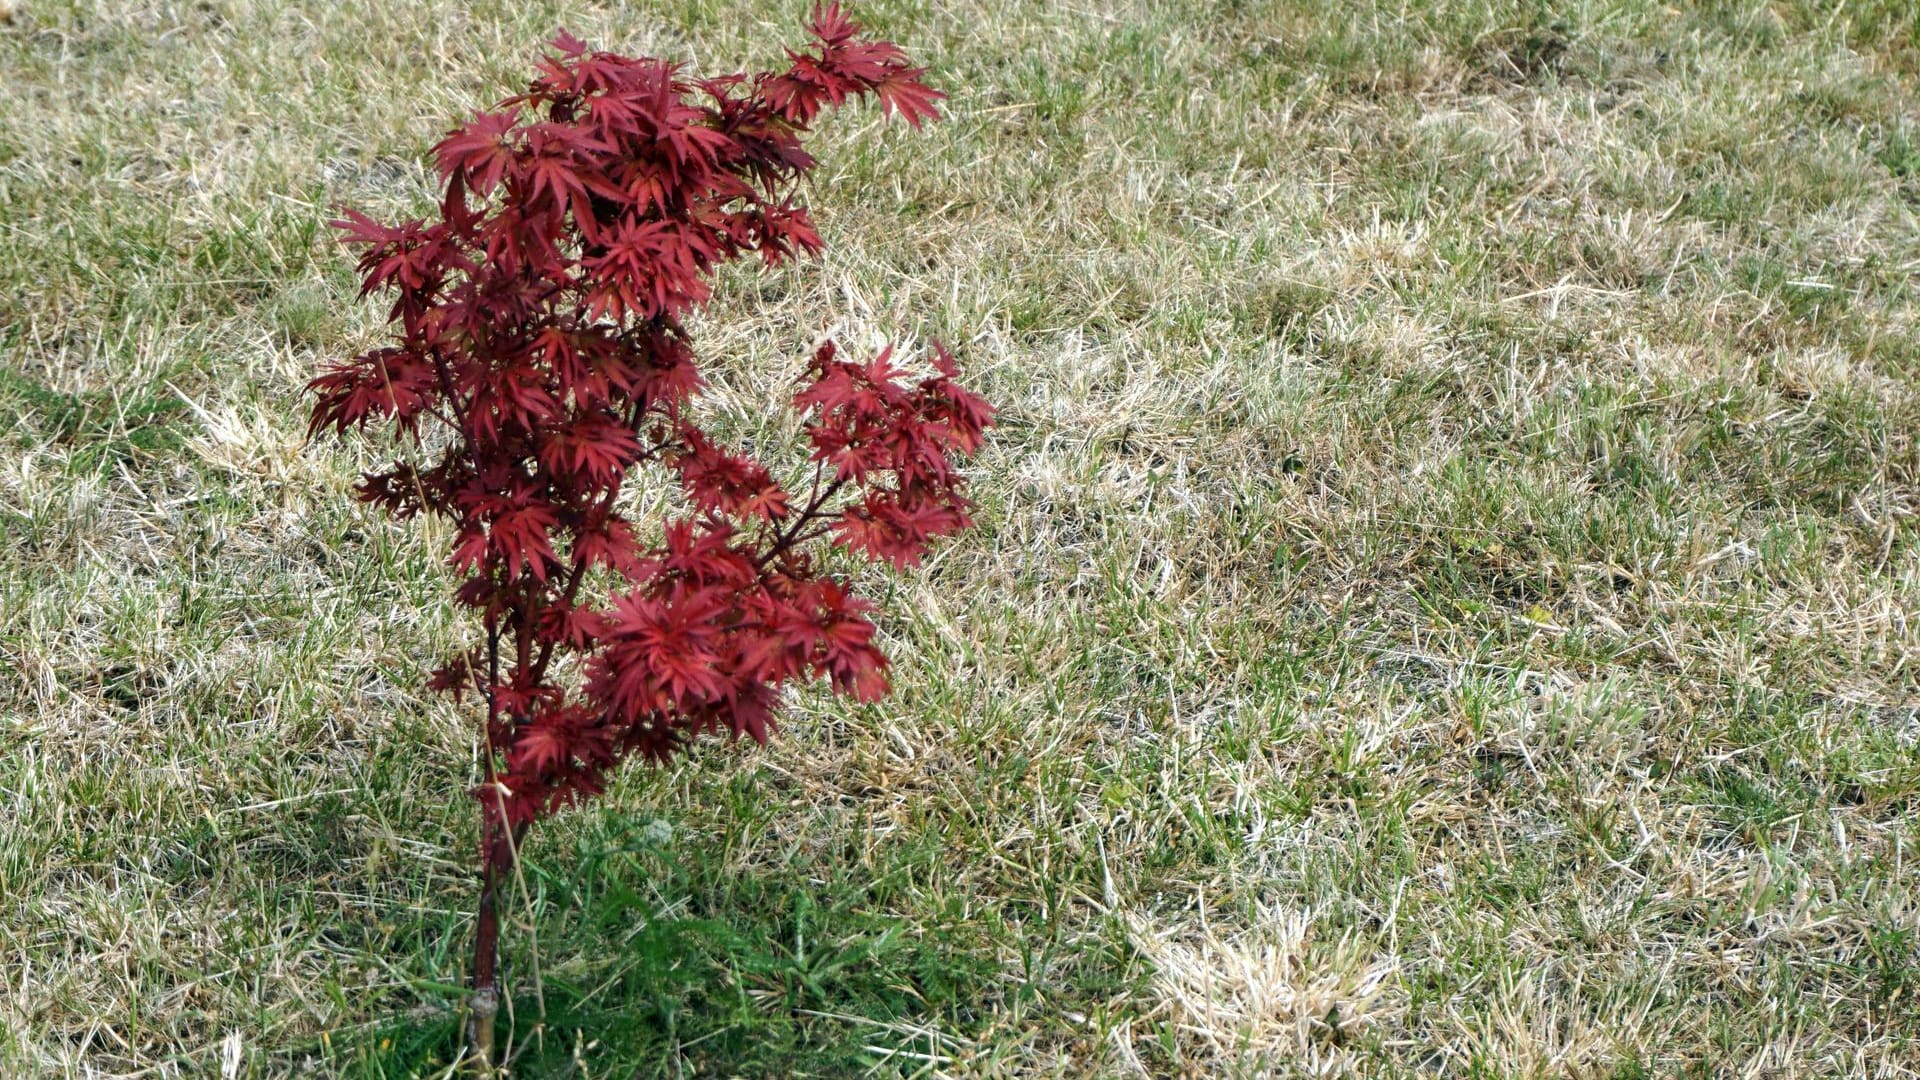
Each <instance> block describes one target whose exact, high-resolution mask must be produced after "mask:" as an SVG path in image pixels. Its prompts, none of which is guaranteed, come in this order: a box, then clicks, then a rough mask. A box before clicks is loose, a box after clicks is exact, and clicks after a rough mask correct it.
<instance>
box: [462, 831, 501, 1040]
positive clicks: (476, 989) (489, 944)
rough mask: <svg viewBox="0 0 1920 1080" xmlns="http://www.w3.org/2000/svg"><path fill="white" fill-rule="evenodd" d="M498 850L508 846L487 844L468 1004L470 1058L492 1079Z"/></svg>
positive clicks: (496, 991)
mask: <svg viewBox="0 0 1920 1080" xmlns="http://www.w3.org/2000/svg"><path fill="white" fill-rule="evenodd" d="M488 831H489V832H491V831H492V829H491V828H489V830H488ZM496 846H501V847H504V846H505V845H496V844H495V843H488V844H487V845H486V846H485V848H484V851H485V855H484V859H485V862H486V867H485V869H484V870H483V871H482V872H481V879H480V910H479V918H478V919H477V920H476V922H475V924H474V931H473V994H472V996H471V997H470V998H469V999H468V1002H467V1006H468V1009H469V1010H470V1011H471V1014H472V1017H471V1019H470V1020H469V1021H468V1028H467V1051H468V1057H469V1059H470V1060H471V1062H472V1064H473V1066H474V1070H475V1072H477V1073H478V1074H479V1075H481V1076H491V1075H493V1065H494V1057H493V1020H494V1017H495V1015H496V1014H498V1013H499V1011H500V969H499V965H500V886H501V884H502V879H503V878H504V877H505V876H506V875H505V874H504V872H503V871H505V870H506V869H507V867H506V866H505V865H502V864H503V860H502V859H501V858H499V857H498V856H497V855H496ZM507 858H508V859H511V858H512V855H511V854H510V853H509V854H508V855H507Z"/></svg>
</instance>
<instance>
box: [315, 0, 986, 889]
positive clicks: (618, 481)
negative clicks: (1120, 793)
mask: <svg viewBox="0 0 1920 1080" xmlns="http://www.w3.org/2000/svg"><path fill="white" fill-rule="evenodd" d="M807 31H808V40H809V44H808V45H807V46H806V49H805V51H800V52H789V53H788V54H787V55H788V61H789V62H788V63H786V64H785V65H784V66H783V67H782V68H781V69H780V70H777V71H770V72H758V73H745V74H734V75H720V76H716V77H710V78H704V79H695V78H691V77H689V76H687V75H685V74H684V73H683V70H682V69H681V68H680V67H679V66H678V65H676V64H674V63H670V62H668V61H665V60H659V59H654V58H646V57H624V56H619V55H616V54H613V53H608V52H603V51H598V50H594V49H592V48H590V47H589V46H588V45H587V44H586V43H584V42H582V41H580V40H578V39H577V38H573V37H572V36H570V35H566V34H562V35H560V36H559V37H557V38H555V39H554V42H553V49H552V51H551V52H549V53H548V54H547V55H546V56H544V57H543V58H541V59H540V60H539V62H538V66H537V70H536V73H535V77H534V80H533V81H532V82H531V83H530V84H528V86H527V89H526V91H525V92H524V93H520V94H516V95H514V96H511V97H508V98H506V99H505V100H504V101H502V102H500V103H499V105H497V106H496V107H495V108H493V109H491V110H488V111H483V112H480V113H476V114H474V115H473V116H472V118H471V119H469V120H467V121H466V122H465V123H463V124H461V125H460V126H458V127H456V128H454V129H453V130H452V131H450V132H448V133H447V134H446V135H445V136H444V137H443V138H441V139H440V141H439V142H438V143H437V144H436V145H435V146H434V147H433V154H434V159H435V162H436V165H437V166H438V170H439V175H440V178H441V181H442V183H443V185H444V188H443V192H442V198H441V199H440V201H439V207H438V217H437V218H428V219H426V220H416V221H405V222H401V223H398V224H383V223H381V222H378V221H375V220H374V219H372V218H370V217H368V216H367V215H365V214H363V213H361V212H359V211H357V210H353V209H346V210H343V211H342V212H341V214H340V217H339V220H337V221H335V222H334V223H333V224H334V226H335V228H336V229H337V230H338V231H339V233H340V236H341V239H342V240H343V241H344V242H346V243H347V244H349V245H350V246H352V247H353V248H354V249H356V255H357V260H358V261H357V265H358V268H359V273H360V276H361V281H362V284H363V286H364V291H365V292H366V293H368V294H372V293H381V294H383V295H384V296H385V297H386V298H387V299H388V302H389V303H390V305H391V306H390V308H389V316H390V319H391V327H390V336H391V340H389V341H388V342H385V343H383V344H382V345H381V347H379V348H376V349H374V350H371V351H369V352H366V353H363V354H362V355H360V356H358V357H355V358H353V359H351V360H348V361H344V362H340V363H336V364H333V365H330V366H329V367H327V368H326V369H325V370H323V371H321V372H320V373H318V375H317V376H316V377H315V378H314V380H313V381H312V383H311V384H309V387H308V389H309V393H310V394H311V397H312V413H311V417H310V423H311V427H312V431H313V433H314V434H316V435H317V434H319V433H321V432H323V431H338V432H344V431H345V430H347V429H353V430H356V431H358V430H366V431H381V432H385V433H387V434H390V435H395V436H397V437H399V439H400V441H401V445H402V446H404V447H405V448H406V450H405V453H406V454H407V455H409V457H408V459H405V460H402V461H399V462H397V463H396V464H395V465H394V466H392V467H391V468H388V469H383V470H379V471H375V472H371V473H369V474H367V475H366V476H365V477H364V478H363V479H362V481H361V482H360V485H359V487H358V494H359V495H360V497H361V498H363V499H365V500H366V501H367V502H368V503H369V504H371V505H372V506H374V507H377V508H379V509H381V510H383V511H385V512H387V513H391V514H393V515H395V516H396V517H401V518H405V517H408V516H411V515H414V514H420V513H429V514H433V515H435V516H437V517H440V518H443V519H445V520H446V521H447V523H448V525H449V528H448V529H447V531H446V532H444V533H442V534H441V535H444V536H449V537H450V540H449V541H448V544H447V548H446V553H447V557H448V560H449V563H450V564H451V566H452V567H453V568H454V571H455V574H456V576H457V577H458V580H457V582H456V584H455V587H454V590H453V598H454V600H455V602H457V603H459V604H462V605H465V606H466V607H468V608H470V609H472V615H473V617H474V619H475V621H476V622H477V623H478V624H479V625H480V627H481V628H482V629H483V630H484V632H485V637H484V639H483V640H482V641H480V642H479V643H478V644H476V645H474V646H473V647H472V648H470V649H467V650H465V651H464V652H463V653H462V654H461V656H460V658H459V659H458V660H456V661H454V662H453V663H450V664H447V665H445V666H443V667H442V668H440V669H439V670H438V671H436V672H435V673H434V675H433V676H432V677H431V678H430V679H429V681H428V685H429V687H430V688H432V689H434V690H436V691H441V692H445V693H449V694H455V695H459V694H461V693H463V692H465V691H467V690H476V691H479V693H480V696H481V697H482V699H483V700H484V701H485V703H486V705H487V716H488V719H487V722H486V724H485V725H484V727H483V732H484V734H485V737H486V751H485V752H484V753H483V754H482V757H481V768H482V771H483V772H484V774H485V775H486V776H487V777H488V778H489V782H488V783H486V784H483V785H481V786H480V787H479V788H478V789H477V790H476V795H477V796H478V797H479V798H480V799H481V801H482V806H483V827H484V829H485V830H486V832H485V835H484V838H483V842H482V851H483V853H484V857H485V859H486V860H487V861H488V865H489V866H490V867H495V868H497V865H498V864H499V863H500V862H501V860H505V859H508V858H510V857H511V852H512V842H511V837H512V830H513V829H514V828H517V827H519V826H522V825H526V824H530V823H532V822H534V821H536V820H538V819H540V818H543V817H545V816H547V815H549V814H552V813H554V812H555V811H557V810H558V809H559V808H561V807H564V806H568V805H571V804H573V803H575V802H577V801H579V800H581V799H585V798H589V797H591V796H593V795H594V794H597V793H598V792H599V791H600V790H601V789H602V787H603V786H604V783H605V781H606V778H607V777H608V775H609V772H610V770H612V769H614V768H616V767H617V766H618V765H619V763H620V762H621V761H622V760H624V759H627V758H629V757H632V756H636V755H637V756H639V757H641V758H643V759H647V760H652V761H664V760H666V759H667V758H668V757H670V756H671V755H673V754H675V753H678V752H680V751H682V750H684V749H686V748H687V747H688V746H689V745H691V744H692V743H693V742H694V740H695V739H696V738H697V737H698V736H699V735H701V734H702V733H707V732H714V733H723V734H725V735H727V736H730V737H732V738H736V739H738V738H751V739H754V740H756V741H764V740H765V739H766V738H768V737H769V735H770V734H771V732H772V731H773V729H774V726H775V724H776V721H777V717H778V713H779V709H780V703H781V695H782V692H783V687H785V685H786V684H788V683H790V682H793V681H796V680H805V679H822V680H825V681H826V682H827V684H828V685H829V686H831V688H832V689H833V690H834V691H836V692H839V693H845V694H850V695H853V696H855V697H857V698H860V699H862V700H872V699H874V698H876V697H878V696H880V695H881V694H883V693H885V692H886V689H887V685H888V683H887V669H888V662H887V658H886V656H885V655H884V654H883V652H882V650H881V648H880V643H879V639H878V636H877V632H876V630H875V625H874V622H873V616H874V610H875V609H874V607H873V605H871V604H870V603H868V602H866V601H863V600H860V599H859V598H857V597H855V596H853V595H852V594H851V592H850V591H849V589H848V587H847V586H846V585H845V583H844V582H841V581H838V580H835V579H833V578H832V577H830V576H828V573H827V571H826V566H827V562H826V559H825V556H826V554H827V553H828V551H829V550H830V549H831V547H832V546H833V545H836V544H837V545H838V546H840V547H841V548H847V549H852V550H854V551H857V552H859V553H862V554H865V555H867V556H869V557H872V558H875V559H880V560H883V561H887V562H891V563H893V564H895V565H896V566H907V565H911V564H912V563H913V562H914V561H916V560H918V559H919V558H921V557H922V555H923V554H924V553H925V551H926V550H927V547H928V545H929V544H930V543H932V542H933V541H934V539H935V538H937V537H940V536H944V535H948V534H950V533H952V532H954V531H956V530H957V529H959V528H961V527H964V525H965V524H966V521H967V517H966V514H967V510H968V508H969V507H970V505H971V504H969V503H968V502H967V500H966V497H965V495H964V482H963V480H962V478H961V477H960V475H959V471H958V468H957V459H958V458H959V457H960V456H963V455H965V454H967V453H970V452H972V451H973V450H974V449H976V448H977V447H978V446H979V445H980V441H981V437H982V432H983V431H984V430H985V429H986V428H987V426H988V425H990V424H991V423H992V420H993V412H992V409H991V408H990V407H989V406H988V405H987V404H986V403H985V402H984V401H983V400H981V399H980V398H979V397H978V396H977V395H974V394H973V393H971V392H970V391H968V390H965V389H964V388H962V387H961V386H960V385H959V383H958V381H957V379H958V368H957V366H956V365H955V364H954V363H953V361H952V358H951V357H949V356H948V355H947V354H946V352H945V350H943V349H939V350H936V353H935V355H934V357H933V365H934V367H935V369H936V372H937V373H936V374H935V375H934V376H932V377H930V378H926V379H921V380H919V381H918V382H915V381H912V378H911V377H910V376H909V375H908V374H907V373H906V371H905V369H904V366H903V365H902V364H901V363H898V362H896V358H895V357H894V355H893V353H892V350H891V349H887V350H883V351H881V352H880V353H878V354H877V355H875V356H871V357H869V358H865V359H861V360H858V361H850V360H843V359H841V358H840V357H839V355H838V350H837V349H836V348H835V346H834V345H833V344H832V343H831V342H825V343H822V344H821V345H820V347H819V348H818V350H817V351H816V352H815V354H814V356H813V359H812V362H811V363H810V364H809V365H808V373H807V376H806V378H805V379H804V380H803V383H804V385H802V386H800V387H798V388H796V390H797V392H796V393H795V394H794V396H793V398H792V404H793V407H794V408H795V409H796V410H797V411H798V412H799V413H800V414H802V415H801V423H802V424H803V425H804V427H805V430H806V432H807V437H808V438H809V439H810V440H811V444H812V445H811V451H812V457H811V460H812V464H811V465H810V466H809V465H807V464H805V463H795V465H796V467H797V468H798V469H800V470H810V473H809V472H806V471H803V472H802V473H801V476H800V481H799V483H797V484H793V485H792V487H791V489H789V486H788V484H787V483H782V482H781V480H780V479H776V477H779V478H781V479H786V478H787V477H788V472H787V465H786V464H785V463H776V462H769V461H767V460H763V458H762V457H761V456H760V455H759V454H758V453H757V452H751V451H750V447H749V446H748V445H740V444H735V445H730V446H726V447H724V448H723V446H722V445H721V444H720V443H719V442H718V441H716V440H715V439H713V438H712V437H711V436H710V435H709V434H708V432H707V430H705V429H704V428H703V427H702V424H703V423H704V417H705V416H707V415H708V414H707V412H706V411H705V410H703V409H699V408H696V407H695V406H696V402H697V399H698V398H699V397H700V395H701V394H702V392H703V391H704V390H705V388H706V385H707V384H706V380H705V379H704V377H703V375H702V372H701V364H700V362H699V361H698V359H697V358H696V355H695V352H694V348H693V344H692V338H691V334H690V329H689V326H690V324H691V322H692V320H691V318H690V317H691V316H692V315H693V314H694V313H696V312H698V311H699V309H700V308H701V307H702V306H703V305H705V304H706V303H707V301H708V300H709V298H710V296H711V295H712V288H713V281H714V277H715V274H716V273H717V272H718V271H719V270H720V268H721V267H722V266H723V265H725V264H727V263H728V262H730V261H731V260H733V259H737V258H743V257H748V256H751V255H756V254H757V256H758V258H759V259H760V260H761V261H763V262H764V263H765V264H769V265H771V264H774V263H781V262H784V261H786V260H788V259H792V258H795V257H799V256H803V255H809V254H812V253H815V252H818V251H819V250H820V249H821V247H822V238H821V235H820V232H819V230H818V228H817V227H816V226H815V224H814V221H813V219H812V217H811V216H810V214H809V212H808V210H807V209H806V207H805V206H803V205H801V204H800V203H799V202H798V201H797V197H798V194H799V192H801V191H802V190H804V189H805V185H804V181H805V180H806V179H807V178H808V176H809V175H810V172H811V170H812V169H813V168H814V166H815V161H814V158H813V157H812V155H810V154H809V153H808V152H807V150H806V148H805V146H804V145H803V140H804V137H805V136H806V135H807V134H808V129H809V126H810V125H811V124H812V123H813V122H814V121H815V120H816V119H817V118H818V116H819V114H820V113H821V111H822V110H824V109H827V108H830V107H833V106H837V105H840V104H843V103H845V102H848V101H852V100H855V99H860V98H868V97H871V98H873V99H875V100H876V101H877V103H878V105H879V108H880V110H881V112H882V113H883V114H884V115H886V116H889V117H892V116H899V117H901V118H903V119H905V120H906V121H907V122H908V123H909V124H911V125H913V126H916V127H917V126H919V125H920V124H921V123H922V122H924V121H926V120H929V119H933V118H935V117H936V116H937V103H938V101H939V100H940V98H941V96H942V95H941V94H940V93H939V91H937V90H934V89H932V88H930V87H928V86H927V85H926V84H925V82H924V75H925V69H924V68H920V67H915V66H912V65H911V64H910V62H909V61H908V59H907V57H906V55H905V54H904V53H903V52H902V50H901V49H900V48H899V47H898V46H896V45H893V44H891V43H888V42H884V41H875V40H871V39H868V38H867V37H865V36H864V35H863V33H862V32H861V30H860V27H859V25H858V24H857V23H855V22H854V21H853V19H851V18H850V17H849V15H848V13H847V12H846V11H845V10H844V9H843V8H842V7H841V6H840V5H838V4H831V3H830V4H823V5H821V6H819V7H817V8H816V9H815V10H814V12H813V13H812V16H811V18H810V19H809V21H808V23H807ZM430 428H431V430H429V429H430ZM763 430H777V428H776V427H770V428H768V429H763ZM790 482H791V481H789V483H790ZM675 484H677V485H678V489H679V490H678V491H673V490H670V489H671V487H672V486H673V485H675ZM636 487H638V488H639V489H640V490H637V491H636V490H635V488H636ZM802 492H804V493H805V494H804V496H803V495H802V494H801V493H802ZM635 507H646V508H649V512H650V513H651V514H652V515H654V516H652V517H651V518H648V519H646V520H638V521H637V520H635V519H634V518H632V517H629V516H627V515H629V514H632V513H634V512H635V510H634V508H635Z"/></svg>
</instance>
